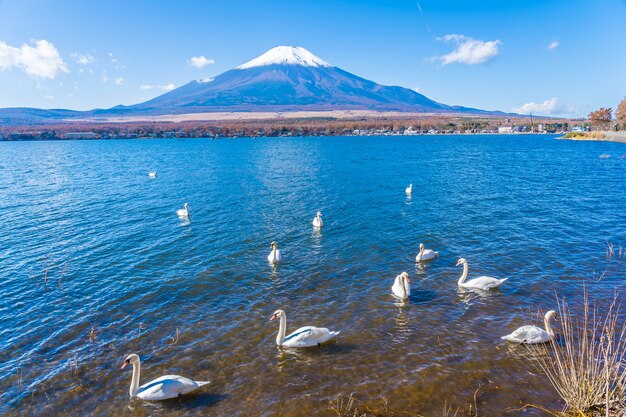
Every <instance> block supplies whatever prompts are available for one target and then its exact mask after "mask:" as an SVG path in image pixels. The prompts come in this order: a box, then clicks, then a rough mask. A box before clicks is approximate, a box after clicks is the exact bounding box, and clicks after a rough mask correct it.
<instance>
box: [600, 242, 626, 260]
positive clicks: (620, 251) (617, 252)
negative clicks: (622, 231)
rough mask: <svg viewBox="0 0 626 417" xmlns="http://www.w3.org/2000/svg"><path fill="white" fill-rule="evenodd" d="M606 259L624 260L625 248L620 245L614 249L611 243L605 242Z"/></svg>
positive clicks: (625, 255)
mask: <svg viewBox="0 0 626 417" xmlns="http://www.w3.org/2000/svg"><path fill="white" fill-rule="evenodd" d="M605 253H606V257H607V258H609V259H610V258H626V248H624V247H623V246H622V245H619V247H617V248H616V247H615V245H614V244H613V242H606V251H605Z"/></svg>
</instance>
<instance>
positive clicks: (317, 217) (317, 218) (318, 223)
mask: <svg viewBox="0 0 626 417" xmlns="http://www.w3.org/2000/svg"><path fill="white" fill-rule="evenodd" d="M322 226H324V222H323V221H322V212H321V211H318V212H317V214H316V215H315V217H314V218H313V227H317V228H321V227H322Z"/></svg>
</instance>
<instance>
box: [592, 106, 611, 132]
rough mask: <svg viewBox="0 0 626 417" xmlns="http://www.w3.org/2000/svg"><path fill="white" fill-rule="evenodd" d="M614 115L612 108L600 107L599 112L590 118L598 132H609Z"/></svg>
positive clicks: (594, 112) (593, 113)
mask: <svg viewBox="0 0 626 417" xmlns="http://www.w3.org/2000/svg"><path fill="white" fill-rule="evenodd" d="M612 113H613V109H612V108H611V107H609V108H604V107H600V108H599V109H598V110H596V111H592V112H591V113H589V116H588V118H589V121H590V122H591V125H592V126H593V127H595V128H596V130H609V129H610V127H611V115H612Z"/></svg>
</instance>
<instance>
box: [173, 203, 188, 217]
mask: <svg viewBox="0 0 626 417" xmlns="http://www.w3.org/2000/svg"><path fill="white" fill-rule="evenodd" d="M176 214H177V215H178V217H189V203H185V204H184V206H183V208H182V209H178V210H176Z"/></svg>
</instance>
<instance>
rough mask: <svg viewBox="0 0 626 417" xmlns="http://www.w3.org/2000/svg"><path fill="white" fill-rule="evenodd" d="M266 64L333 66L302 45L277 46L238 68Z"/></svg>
mask: <svg viewBox="0 0 626 417" xmlns="http://www.w3.org/2000/svg"><path fill="white" fill-rule="evenodd" d="M266 65H302V66H305V67H332V65H331V64H329V63H328V62H326V61H324V60H323V59H322V58H319V57H317V56H315V55H313V54H312V53H311V52H309V51H307V50H306V49H304V48H303V47H301V46H295V47H294V46H277V47H275V48H272V49H270V50H269V51H267V52H266V53H264V54H263V55H261V56H259V57H257V58H254V59H253V60H252V61H248V62H246V63H245V64H243V65H239V66H238V67H236V69H247V68H253V67H262V66H266Z"/></svg>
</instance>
